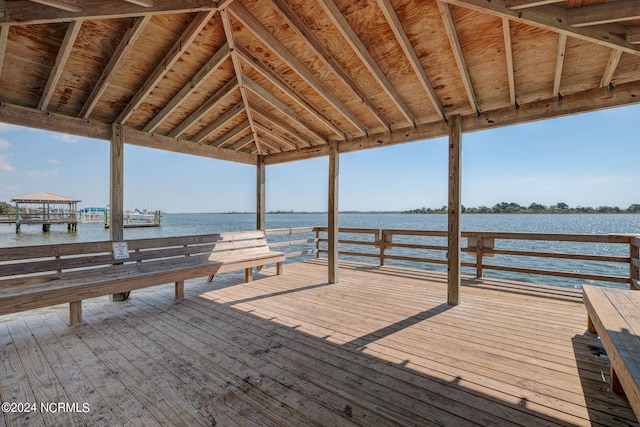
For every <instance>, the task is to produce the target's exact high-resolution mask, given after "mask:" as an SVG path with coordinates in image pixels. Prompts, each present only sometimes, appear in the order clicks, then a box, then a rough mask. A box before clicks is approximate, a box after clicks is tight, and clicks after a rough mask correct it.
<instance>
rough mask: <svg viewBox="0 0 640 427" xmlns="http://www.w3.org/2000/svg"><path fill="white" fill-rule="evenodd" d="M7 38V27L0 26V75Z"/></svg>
mask: <svg viewBox="0 0 640 427" xmlns="http://www.w3.org/2000/svg"><path fill="white" fill-rule="evenodd" d="M8 40H9V27H0V76H1V75H2V65H3V64H4V54H5V52H6V50H7V41H8Z"/></svg>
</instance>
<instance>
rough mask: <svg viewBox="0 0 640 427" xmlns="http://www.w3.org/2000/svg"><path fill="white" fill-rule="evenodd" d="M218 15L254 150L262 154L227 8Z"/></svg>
mask: <svg viewBox="0 0 640 427" xmlns="http://www.w3.org/2000/svg"><path fill="white" fill-rule="evenodd" d="M220 17H221V18H222V26H223V27H224V33H225V35H226V37H227V43H228V44H229V49H230V50H231V61H232V62H233V69H234V71H235V73H236V78H237V79H238V82H239V83H240V94H241V96H242V102H244V108H245V110H246V112H247V120H249V125H250V126H251V133H252V134H253V139H254V141H255V143H256V150H257V151H258V154H262V153H261V150H260V144H259V142H258V132H257V131H256V127H255V125H254V124H253V116H252V115H251V109H250V108H249V97H248V96H247V91H246V89H245V87H244V73H243V72H242V64H241V63H240V58H239V57H238V55H237V54H236V53H235V52H234V50H235V48H236V42H235V37H234V35H233V28H232V27H231V19H230V18H229V14H228V13H227V10H226V9H224V10H221V11H220Z"/></svg>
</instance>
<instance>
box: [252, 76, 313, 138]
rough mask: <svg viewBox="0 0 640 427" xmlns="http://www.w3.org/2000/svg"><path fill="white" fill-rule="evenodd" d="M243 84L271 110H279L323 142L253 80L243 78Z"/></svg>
mask: <svg viewBox="0 0 640 427" xmlns="http://www.w3.org/2000/svg"><path fill="white" fill-rule="evenodd" d="M244 84H245V87H246V88H247V89H249V90H250V91H251V92H253V93H255V94H256V95H258V96H259V97H260V98H262V99H263V100H264V101H266V102H267V103H268V104H270V105H271V106H272V107H273V108H275V109H276V110H279V111H280V112H281V113H282V114H284V115H285V116H287V117H290V118H291V119H292V120H293V121H295V122H297V123H299V124H300V126H302V127H303V128H304V129H306V130H307V131H308V132H309V133H310V134H312V135H313V136H314V137H316V138H317V139H320V140H321V141H323V142H325V141H324V139H323V137H322V134H320V133H318V132H317V131H315V130H314V129H313V128H312V127H311V126H309V125H308V124H306V123H305V121H304V120H303V119H302V117H300V116H299V115H298V114H297V113H296V112H295V111H293V110H292V109H291V108H289V106H287V105H286V104H285V103H283V102H282V101H280V100H279V99H278V98H276V97H275V96H274V95H273V94H271V93H270V92H269V91H267V90H266V89H264V88H263V87H262V86H260V85H259V84H257V83H256V82H254V81H253V80H251V79H250V78H249V77H246V76H245V80H244Z"/></svg>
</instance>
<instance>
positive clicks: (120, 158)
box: [109, 124, 126, 301]
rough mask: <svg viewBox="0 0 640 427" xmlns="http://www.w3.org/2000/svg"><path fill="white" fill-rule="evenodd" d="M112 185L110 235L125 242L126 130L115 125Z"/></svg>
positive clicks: (120, 298)
mask: <svg viewBox="0 0 640 427" xmlns="http://www.w3.org/2000/svg"><path fill="white" fill-rule="evenodd" d="M110 157H111V169H110V176H111V184H110V191H109V211H110V215H109V234H110V237H111V241H113V242H121V241H123V240H124V128H123V127H122V125H119V124H114V125H113V126H112V134H111V156H110ZM125 299H126V294H124V293H119V294H113V295H112V296H111V300H112V301H124V300H125Z"/></svg>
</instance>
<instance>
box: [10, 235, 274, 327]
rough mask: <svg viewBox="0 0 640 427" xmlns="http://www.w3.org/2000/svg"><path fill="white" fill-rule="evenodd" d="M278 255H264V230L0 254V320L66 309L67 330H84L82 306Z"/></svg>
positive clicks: (179, 285)
mask: <svg viewBox="0 0 640 427" xmlns="http://www.w3.org/2000/svg"><path fill="white" fill-rule="evenodd" d="M284 259H285V254H284V253H283V252H273V251H270V250H269V247H268V246H267V242H266V239H265V235H264V232H263V231H247V232H234V233H222V234H209V235H202V236H182V237H167V238H158V239H140V240H129V241H127V242H115V243H114V242H110V241H106V242H88V243H67V244H57V245H45V246H25V247H11V248H0V315H2V314H9V313H15V312H19V311H24V310H31V309H34V308H41V307H48V306H52V305H56V304H62V303H69V304H70V317H69V320H70V324H72V325H77V324H81V323H82V300H84V299H88V298H94V297H99V296H104V295H111V294H117V293H123V292H128V291H131V290H135V289H141V288H145V287H149V286H155V285H160V284H165V283H175V296H176V299H182V298H183V297H184V281H185V280H188V279H194V278H197V277H206V276H209V278H210V280H211V279H212V277H213V275H215V274H219V273H222V272H227V271H233V270H239V269H244V270H245V279H246V280H247V281H249V280H251V279H252V273H251V270H252V268H253V267H262V266H265V265H268V264H273V263H275V264H276V266H277V273H278V274H282V262H283V261H284Z"/></svg>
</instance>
